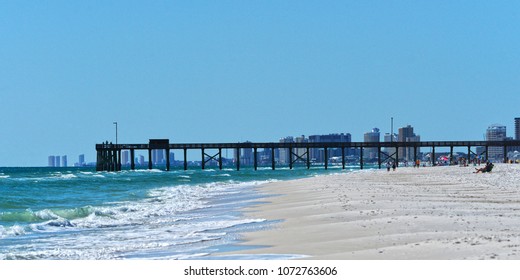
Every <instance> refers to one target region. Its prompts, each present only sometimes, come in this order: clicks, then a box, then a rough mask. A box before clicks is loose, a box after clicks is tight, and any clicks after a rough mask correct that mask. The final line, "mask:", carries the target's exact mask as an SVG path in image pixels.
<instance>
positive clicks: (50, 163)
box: [48, 156, 56, 167]
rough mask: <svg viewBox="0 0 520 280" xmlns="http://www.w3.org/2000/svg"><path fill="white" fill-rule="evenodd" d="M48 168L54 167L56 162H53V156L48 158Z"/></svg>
mask: <svg viewBox="0 0 520 280" xmlns="http://www.w3.org/2000/svg"><path fill="white" fill-rule="evenodd" d="M48 166H49V167H55V166H56V160H55V157H54V156H49V161H48Z"/></svg>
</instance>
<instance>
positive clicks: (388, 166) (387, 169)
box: [386, 161, 390, 172]
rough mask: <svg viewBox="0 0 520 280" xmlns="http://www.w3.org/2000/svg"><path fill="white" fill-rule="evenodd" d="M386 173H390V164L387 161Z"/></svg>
mask: <svg viewBox="0 0 520 280" xmlns="http://www.w3.org/2000/svg"><path fill="white" fill-rule="evenodd" d="M386 171H388V172H389V171H390V162H389V161H387V162H386Z"/></svg>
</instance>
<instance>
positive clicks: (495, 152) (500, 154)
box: [486, 124, 506, 161]
mask: <svg viewBox="0 0 520 280" xmlns="http://www.w3.org/2000/svg"><path fill="white" fill-rule="evenodd" d="M486 140H487V141H504V140H506V127H505V126H504V125H501V124H492V125H490V126H489V127H488V128H487V130H486ZM488 158H489V159H491V160H498V161H501V160H503V159H504V149H503V148H502V147H492V146H490V147H489V148H488Z"/></svg>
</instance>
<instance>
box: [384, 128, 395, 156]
mask: <svg viewBox="0 0 520 280" xmlns="http://www.w3.org/2000/svg"><path fill="white" fill-rule="evenodd" d="M384 138H385V140H384V141H385V142H397V134H395V133H394V134H393V135H391V134H390V133H385V136H384ZM383 152H385V153H386V154H388V156H391V155H393V154H394V153H395V148H383Z"/></svg>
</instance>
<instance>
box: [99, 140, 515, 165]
mask: <svg viewBox="0 0 520 280" xmlns="http://www.w3.org/2000/svg"><path fill="white" fill-rule="evenodd" d="M446 147H449V148H450V162H452V161H453V160H454V158H453V149H454V148H456V147H459V148H460V147H467V151H468V153H467V155H469V156H470V158H469V159H468V160H471V156H473V158H475V157H482V158H483V159H484V160H487V159H488V151H489V147H500V148H502V149H503V157H504V158H503V161H504V162H506V161H507V149H508V148H509V147H520V141H516V140H515V141H421V142H303V143H277V142H265V143H252V142H242V143H170V142H169V140H168V139H150V141H149V143H148V144H112V143H108V142H107V143H102V144H96V151H97V164H96V170H98V171H120V170H121V167H122V164H121V152H122V151H123V150H129V151H130V169H135V150H147V151H148V159H149V160H148V168H149V169H152V168H153V164H152V160H151V158H152V151H153V150H165V151H166V170H170V150H182V151H184V169H185V170H186V169H187V168H188V160H187V151H188V150H200V151H201V158H202V161H201V163H202V164H201V167H202V169H204V168H205V166H206V164H207V163H208V162H209V161H212V160H213V161H217V162H218V165H219V168H220V169H222V150H226V149H231V150H235V151H236V152H237V154H239V155H240V151H241V149H249V150H252V153H253V157H254V160H253V166H254V168H255V170H256V169H257V167H258V158H257V155H258V153H257V152H258V149H270V150H271V157H270V158H271V167H272V169H273V170H274V169H275V167H276V162H275V149H286V151H287V152H288V155H289V162H288V163H289V167H290V168H292V167H293V164H294V163H295V162H297V161H303V162H305V164H306V166H307V168H310V165H311V159H310V150H311V149H322V150H323V154H324V158H325V159H324V167H325V168H327V167H328V161H329V156H328V151H329V150H331V149H341V161H342V167H343V168H345V164H346V160H345V158H346V153H345V151H346V149H359V155H360V156H359V165H360V168H361V169H363V167H364V162H363V159H364V157H363V152H364V150H365V149H369V148H371V149H377V159H378V160H377V163H378V166H379V168H381V165H382V163H384V162H386V161H393V162H398V159H399V158H400V157H399V153H401V151H402V150H403V149H404V148H406V149H413V153H411V154H412V155H413V160H414V161H416V160H417V156H418V152H417V151H418V149H419V148H430V149H431V154H432V155H431V158H433V159H435V149H436V148H446ZM472 147H483V148H484V151H483V152H481V153H480V154H476V153H475V152H473V151H472V150H471V148H472ZM383 148H393V149H392V152H391V153H387V152H385V151H383ZM207 150H218V152H217V153H216V154H214V155H210V154H207V153H206V151H207ZM295 150H297V151H299V152H298V153H297V152H295ZM410 151H411V150H410ZM235 164H236V168H237V170H240V156H239V157H237V158H236V161H235ZM432 164H435V162H433V163H432Z"/></svg>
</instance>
